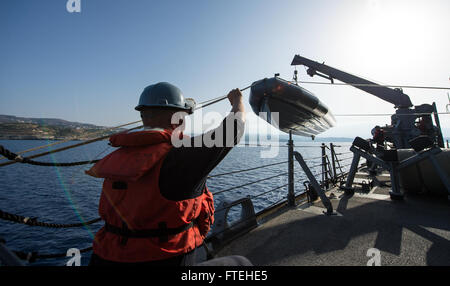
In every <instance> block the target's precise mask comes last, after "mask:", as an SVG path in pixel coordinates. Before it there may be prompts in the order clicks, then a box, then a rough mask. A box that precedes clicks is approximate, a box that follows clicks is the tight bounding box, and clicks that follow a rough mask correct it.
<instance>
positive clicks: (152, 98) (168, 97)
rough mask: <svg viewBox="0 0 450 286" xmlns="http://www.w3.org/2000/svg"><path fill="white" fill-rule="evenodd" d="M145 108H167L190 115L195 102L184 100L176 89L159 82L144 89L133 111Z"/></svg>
mask: <svg viewBox="0 0 450 286" xmlns="http://www.w3.org/2000/svg"><path fill="white" fill-rule="evenodd" d="M145 107H169V108H175V109H180V110H184V111H186V112H187V113H189V114H191V113H193V112H194V108H195V101H194V100H193V99H191V98H184V96H183V94H182V92H181V90H180V89H179V88H178V87H176V86H174V85H172V84H170V83H167V82H159V83H157V84H152V85H149V86H147V87H146V88H145V89H144V91H143V92H142V94H141V97H140V98H139V103H138V105H137V106H136V107H135V109H136V110H138V111H141V110H142V109H143V108H145Z"/></svg>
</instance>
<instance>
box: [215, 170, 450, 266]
mask: <svg viewBox="0 0 450 286" xmlns="http://www.w3.org/2000/svg"><path fill="white" fill-rule="evenodd" d="M388 179H389V177H387V176H385V175H382V176H378V177H376V179H375V180H374V182H376V183H378V184H376V186H375V187H373V188H372V189H371V190H370V191H369V192H367V193H364V192H361V191H359V190H358V189H357V190H356V191H355V193H354V194H353V195H347V194H345V193H344V192H343V191H341V190H339V189H338V188H334V189H331V190H329V191H328V192H327V196H329V197H330V199H331V202H332V204H333V208H334V210H335V211H336V212H337V215H334V216H326V215H324V214H323V213H322V211H324V210H325V209H324V208H323V205H322V203H321V201H320V200H317V201H315V202H314V203H303V204H301V205H298V206H296V207H293V208H287V209H284V210H283V211H282V212H281V213H278V214H276V215H273V216H272V218H270V219H268V220H267V221H266V222H264V223H260V224H259V225H258V227H256V228H254V229H253V230H251V231H249V232H248V233H246V234H244V235H243V236H241V237H239V238H237V239H235V240H233V241H232V242H231V243H229V244H227V245H226V246H224V247H223V248H222V249H221V250H220V251H219V252H218V253H217V255H216V256H217V257H220V256H227V255H242V256H245V257H247V258H248V259H249V260H250V261H251V262H252V263H253V264H254V265H257V266H318V265H321V266H338V265H341V266H344V265H345V266H347V265H350V266H365V265H368V261H369V260H371V258H372V257H373V254H371V253H370V252H369V253H368V251H369V249H371V248H375V249H377V250H379V254H380V256H379V258H380V259H379V262H380V265H383V266H390V265H450V219H449V218H450V204H449V202H448V200H447V198H443V197H432V196H424V195H417V194H416V195H413V194H405V197H404V199H403V200H402V201H392V200H391V199H390V197H389V191H390V188H389V186H388V185H389V181H388ZM383 180H384V182H383ZM368 255H369V256H368ZM369 264H371V263H369Z"/></svg>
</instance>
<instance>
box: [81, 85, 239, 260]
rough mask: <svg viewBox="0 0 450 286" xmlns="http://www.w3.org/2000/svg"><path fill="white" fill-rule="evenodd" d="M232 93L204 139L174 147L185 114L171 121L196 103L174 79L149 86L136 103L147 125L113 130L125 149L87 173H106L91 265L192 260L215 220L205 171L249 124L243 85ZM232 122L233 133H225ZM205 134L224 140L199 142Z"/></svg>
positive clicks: (116, 142)
mask: <svg viewBox="0 0 450 286" xmlns="http://www.w3.org/2000/svg"><path fill="white" fill-rule="evenodd" d="M228 99H229V101H230V103H231V105H232V109H231V113H230V114H229V115H228V116H227V118H225V119H224V120H223V121H222V123H221V125H220V126H219V127H218V128H216V129H214V130H211V131H209V132H208V133H205V134H202V135H200V136H202V138H198V137H193V138H190V140H191V145H190V146H192V147H190V146H185V145H187V144H184V145H182V146H181V147H175V146H173V145H172V143H171V142H172V141H171V137H172V134H173V133H174V134H175V132H179V131H180V129H182V126H184V125H183V124H182V123H183V122H182V119H183V118H184V117H183V116H181V117H179V118H181V120H180V121H178V123H177V124H174V123H173V120H172V116H173V115H174V114H178V115H179V114H180V111H184V112H185V113H184V115H187V114H189V113H193V109H194V106H195V104H192V102H190V101H188V100H186V99H185V98H184V97H183V95H182V93H181V91H180V89H178V88H177V87H175V86H174V85H171V84H169V83H165V82H161V83H157V84H154V85H150V86H148V87H147V88H145V89H144V91H143V92H142V94H141V97H140V99H139V104H138V106H137V107H136V108H135V109H136V110H138V111H140V113H141V118H142V121H143V123H144V129H143V130H140V131H134V132H131V131H130V132H126V133H119V134H116V135H112V136H111V137H110V143H111V145H112V146H114V147H120V148H119V149H117V150H115V151H114V152H112V153H111V154H109V155H108V156H106V157H105V158H103V159H102V160H101V161H99V162H97V163H96V164H95V165H94V166H93V167H92V168H91V169H90V170H89V171H86V173H87V174H89V175H91V176H94V177H97V178H104V182H103V188H102V194H101V197H100V203H99V214H100V216H101V218H102V219H103V220H104V221H105V226H104V227H102V228H101V229H100V230H99V231H98V232H97V234H96V235H95V239H94V243H93V254H92V256H91V261H90V264H89V265H163V266H164V265H165V266H170V265H173V266H188V265H193V264H194V263H195V250H196V248H197V247H199V246H201V245H202V244H203V240H204V238H205V236H206V234H207V233H208V231H209V230H210V226H211V225H212V223H213V221H214V203H213V197H212V194H211V193H210V192H209V190H208V188H207V186H206V179H207V176H208V174H209V172H211V171H212V170H213V169H214V167H215V166H217V164H219V162H220V161H221V160H222V159H223V158H224V157H225V156H226V155H227V154H228V152H229V151H230V150H231V149H232V148H233V146H234V145H236V144H237V143H238V142H239V140H240V138H241V137H242V134H243V133H244V129H245V128H244V123H245V115H244V104H243V102H242V94H241V92H240V91H239V89H233V90H232V91H230V92H229V94H228ZM230 116H232V118H231V117H230ZM230 118H231V120H229V119H230ZM227 125H233V126H227ZM229 128H233V132H227V131H226V130H227V129H229ZM231 134H232V135H233V136H232V138H231V137H230V135H231ZM176 136H177V137H178V136H183V135H182V133H179V134H176ZM204 136H208V137H207V138H215V137H217V136H221V137H220V138H223V141H224V142H223V144H216V145H217V146H212V147H206V146H205V145H204V144H203V143H202V145H201V146H197V145H196V144H198V142H205V141H204V140H202V139H203V138H204ZM227 136H228V137H227ZM199 139H201V140H199ZM188 140H189V139H188ZM196 140H197V141H196ZM195 142H197V143H195ZM208 145H209V144H208ZM194 146H195V147H194ZM209 146H210V145H209Z"/></svg>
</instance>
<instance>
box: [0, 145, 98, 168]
mask: <svg viewBox="0 0 450 286" xmlns="http://www.w3.org/2000/svg"><path fill="white" fill-rule="evenodd" d="M0 154H1V155H3V156H5V157H6V158H7V159H8V160H12V161H13V162H15V163H16V162H20V163H24V164H30V165H35V166H56V167H70V166H78V165H85V164H92V163H97V162H98V161H100V160H90V161H79V162H70V163H55V162H38V161H34V160H31V159H30V158H27V157H25V158H23V157H21V156H20V155H17V154H15V153H13V152H11V151H9V150H8V149H5V147H3V146H2V145H0Z"/></svg>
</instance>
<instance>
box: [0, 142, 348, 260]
mask: <svg viewBox="0 0 450 286" xmlns="http://www.w3.org/2000/svg"><path fill="white" fill-rule="evenodd" d="M49 143H51V142H49V141H45V140H0V145H3V146H4V147H5V148H7V149H9V150H11V151H12V152H16V153H17V152H19V151H22V150H26V149H30V148H33V147H36V146H41V145H46V144H49ZM74 143H75V142H67V143H63V144H59V145H56V146H54V147H50V148H53V149H56V148H60V147H62V146H66V145H71V144H74ZM241 143H243V142H241ZM320 144H321V142H318V141H315V142H299V143H296V145H297V146H304V147H296V148H295V150H296V151H299V152H300V153H302V155H303V157H304V158H305V159H306V158H313V157H318V156H320V155H321V148H320V147H319V146H320ZM326 144H328V145H329V143H326ZM337 144H339V145H340V146H342V147H340V148H337V149H336V150H337V152H348V150H349V146H350V144H351V142H338V143H337ZM279 145H281V146H285V145H286V142H280V143H279ZM272 148H273V147H272ZM47 150H48V149H41V150H37V151H34V152H30V153H27V154H26V155H27V156H29V155H32V154H34V153H41V152H44V151H47ZM114 150H115V148H112V147H109V146H108V145H107V141H100V142H96V143H93V144H90V145H86V146H81V147H78V148H74V149H70V150H67V151H63V152H60V153H56V154H53V155H48V156H45V157H40V158H37V159H36V160H37V161H54V162H73V161H84V160H92V159H98V158H102V157H104V156H105V155H107V154H108V153H110V152H112V151H114ZM268 150H269V148H268V147H248V146H247V147H243V146H238V147H235V148H234V149H233V150H232V151H231V152H230V153H229V154H228V156H227V157H226V158H225V159H224V160H223V161H222V162H221V163H220V165H219V166H217V167H216V168H215V169H214V170H213V172H212V173H211V175H214V174H220V173H225V172H230V171H234V170H241V169H248V168H252V167H257V166H261V165H267V164H271V163H276V162H282V161H287V148H285V147H280V148H279V153H278V156H276V157H274V158H261V155H262V154H263V153H262V152H267V151H268ZM342 157H343V158H348V157H350V155H348V154H347V155H343V156H342ZM0 162H6V161H5V160H0ZM350 162H351V160H350V159H347V160H346V161H345V162H344V163H343V164H348V163H350ZM193 164H195V162H193ZM308 164H309V166H313V165H318V164H320V159H315V160H313V161H309V162H308ZM89 167H90V165H83V166H75V167H40V166H31V165H27V164H14V165H9V166H5V167H0V209H1V210H2V211H5V212H8V213H13V214H17V215H21V216H27V217H36V218H37V219H38V220H39V221H43V222H51V223H61V224H66V223H77V222H81V221H88V220H91V219H94V218H97V217H98V213H97V207H98V201H99V198H100V193H101V185H102V180H101V179H95V178H92V177H90V176H87V175H85V174H84V171H85V170H87V169H89ZM294 168H295V180H296V183H295V192H296V194H298V193H301V192H303V190H304V187H303V184H302V182H303V181H305V176H304V174H303V172H302V171H301V168H300V166H299V165H298V164H297V163H295V164H294ZM312 169H313V173H320V172H321V170H320V167H316V168H312ZM346 169H347V168H346ZM314 170H315V171H314ZM286 172H287V163H286V164H280V165H276V166H271V167H267V168H262V169H258V170H253V171H249V172H244V173H237V174H232V175H227V176H221V177H217V178H211V179H209V180H208V186H209V188H210V190H211V192H213V193H214V192H217V191H221V190H225V189H228V188H231V187H233V186H239V185H244V184H246V183H249V182H253V181H257V180H260V179H264V178H267V177H270V176H274V175H277V174H282V173H286ZM286 183H287V175H283V176H280V177H276V178H273V179H270V180H266V181H262V182H260V183H256V184H252V185H249V186H245V187H242V188H237V189H234V190H232V191H229V192H224V193H221V194H217V195H215V196H214V199H215V205H216V209H217V208H218V207H220V204H221V203H222V202H224V201H229V202H231V201H234V200H237V199H239V198H242V197H246V196H249V195H250V196H257V195H258V194H262V193H264V192H267V191H269V190H271V189H273V188H275V187H278V186H281V185H284V184H286ZM286 195H287V187H283V188H281V189H278V190H276V191H273V192H269V193H267V194H265V195H263V196H258V197H256V198H254V199H252V201H253V204H254V206H255V211H256V212H258V211H260V210H263V209H264V208H266V207H269V206H271V205H273V204H274V203H276V202H278V201H280V200H281V199H283V198H286ZM230 216H231V220H233V216H235V217H234V218H236V216H237V211H235V212H234V213H233V212H230ZM102 224H103V222H98V223H95V224H93V225H90V226H87V227H79V228H63V229H51V228H45V227H37V226H35V227H32V226H27V225H22V224H16V223H11V222H9V221H4V220H0V237H2V238H3V239H5V240H6V246H7V247H8V248H9V249H11V250H20V251H24V252H31V251H37V252H38V253H40V254H54V253H65V252H66V251H67V250H68V249H69V248H78V249H83V248H87V247H89V246H91V245H92V239H93V237H94V235H95V233H96V231H97V230H98V229H99V228H100V227H101V226H102ZM90 255H91V253H90V252H87V253H82V260H81V265H87V264H88V262H89V258H90ZM68 260H69V258H68V257H66V258H61V259H43V260H37V261H36V262H34V263H31V264H30V265H61V266H62V265H65V264H66V262H67V261H68Z"/></svg>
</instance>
